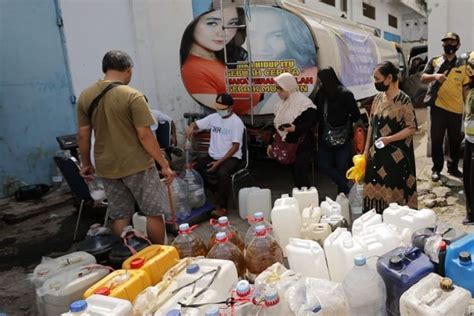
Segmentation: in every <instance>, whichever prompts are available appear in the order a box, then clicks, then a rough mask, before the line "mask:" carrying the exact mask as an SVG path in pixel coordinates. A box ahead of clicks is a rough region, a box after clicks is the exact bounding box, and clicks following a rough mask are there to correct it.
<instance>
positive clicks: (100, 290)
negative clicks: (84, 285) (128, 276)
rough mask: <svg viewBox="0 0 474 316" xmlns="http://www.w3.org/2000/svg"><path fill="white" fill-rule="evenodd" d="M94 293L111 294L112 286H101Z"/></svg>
mask: <svg viewBox="0 0 474 316" xmlns="http://www.w3.org/2000/svg"><path fill="white" fill-rule="evenodd" d="M94 294H98V295H105V296H109V295H110V288H109V287H108V286H104V287H99V288H98V289H97V290H95V291H94Z"/></svg>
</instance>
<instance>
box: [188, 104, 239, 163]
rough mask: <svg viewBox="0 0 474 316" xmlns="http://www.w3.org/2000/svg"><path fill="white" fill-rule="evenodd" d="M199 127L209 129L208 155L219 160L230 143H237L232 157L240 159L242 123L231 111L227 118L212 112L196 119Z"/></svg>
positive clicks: (225, 152)
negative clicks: (237, 146) (237, 148)
mask: <svg viewBox="0 0 474 316" xmlns="http://www.w3.org/2000/svg"><path fill="white" fill-rule="evenodd" d="M196 124H197V126H198V128H199V129H210V131H211V141H210V145H209V156H211V158H212V159H214V160H219V159H221V158H222V157H224V156H225V154H227V152H228V151H229V149H230V148H231V147H232V143H239V144H241V146H239V150H237V151H236V152H235V153H234V155H233V156H232V157H235V158H238V159H242V137H243V135H244V129H245V126H244V123H242V120H241V119H240V118H239V117H238V116H237V115H235V114H234V113H232V115H231V116H229V117H227V118H225V119H224V118H222V117H221V116H220V115H219V114H217V113H213V114H211V115H208V116H206V117H205V118H203V119H201V120H198V121H196Z"/></svg>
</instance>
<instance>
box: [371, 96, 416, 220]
mask: <svg viewBox="0 0 474 316" xmlns="http://www.w3.org/2000/svg"><path fill="white" fill-rule="evenodd" d="M369 124H370V125H371V128H372V133H371V135H369V138H368V139H367V141H368V142H370V143H369V146H370V147H369V155H368V156H369V157H368V161H367V168H366V171H365V185H364V212H367V211H369V210H371V209H375V210H376V211H377V213H382V212H383V210H384V209H385V208H387V207H388V205H389V203H392V202H396V203H398V204H400V205H407V206H409V207H410V208H413V209H417V208H418V199H417V194H416V170H415V154H414V148H413V136H410V137H407V138H406V139H402V140H399V141H396V142H392V143H390V144H388V145H387V146H385V147H384V148H381V149H378V148H377V147H375V145H374V142H375V141H376V140H377V139H379V138H380V137H386V136H390V135H394V134H396V133H398V132H400V131H401V130H403V129H405V128H406V127H415V128H416V127H417V122H416V116H415V111H414V110H413V105H412V103H411V100H410V97H408V96H407V95H406V94H405V93H404V92H402V91H400V93H399V94H398V95H397V96H396V97H395V98H394V99H393V100H392V101H390V100H384V94H383V93H379V94H378V95H377V96H376V97H375V99H374V102H373V106H372V113H371V117H370V122H369Z"/></svg>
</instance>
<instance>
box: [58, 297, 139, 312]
mask: <svg viewBox="0 0 474 316" xmlns="http://www.w3.org/2000/svg"><path fill="white" fill-rule="evenodd" d="M82 302H84V301H82ZM85 302H86V303H87V309H86V314H83V315H94V316H112V315H113V316H132V315H133V314H132V303H130V302H129V301H126V300H122V299H119V298H115V297H110V296H104V295H92V296H90V297H89V298H87V299H86V300H85ZM62 315H63V316H64V315H65V316H73V315H81V314H77V313H71V312H69V313H66V314H62Z"/></svg>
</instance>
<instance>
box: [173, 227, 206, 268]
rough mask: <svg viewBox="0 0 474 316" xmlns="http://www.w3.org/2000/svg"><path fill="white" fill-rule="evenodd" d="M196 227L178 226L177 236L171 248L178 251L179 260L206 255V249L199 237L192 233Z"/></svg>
mask: <svg viewBox="0 0 474 316" xmlns="http://www.w3.org/2000/svg"><path fill="white" fill-rule="evenodd" d="M195 227H197V226H193V227H189V224H188V223H184V224H181V225H179V231H178V236H176V238H175V239H174V240H173V242H172V243H171V246H173V247H175V248H176V250H178V253H179V257H180V258H181V259H183V258H186V257H199V256H204V257H205V256H206V255H207V247H206V244H205V243H204V241H203V240H202V238H201V237H199V235H197V234H196V233H194V232H193V229H194V228H195Z"/></svg>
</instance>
